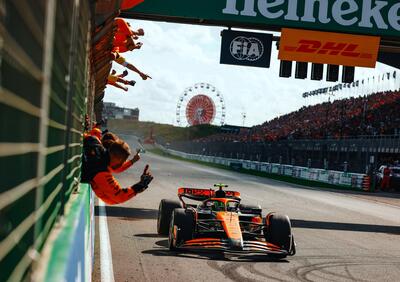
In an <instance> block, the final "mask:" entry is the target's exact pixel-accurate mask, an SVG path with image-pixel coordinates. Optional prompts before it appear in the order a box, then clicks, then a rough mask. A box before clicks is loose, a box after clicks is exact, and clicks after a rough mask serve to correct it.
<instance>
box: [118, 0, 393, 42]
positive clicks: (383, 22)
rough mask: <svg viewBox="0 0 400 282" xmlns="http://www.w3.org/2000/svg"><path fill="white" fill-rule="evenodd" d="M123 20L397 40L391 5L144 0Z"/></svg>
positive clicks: (369, 0)
mask: <svg viewBox="0 0 400 282" xmlns="http://www.w3.org/2000/svg"><path fill="white" fill-rule="evenodd" d="M122 16H124V17H132V18H148V19H153V20H164V21H173V22H188V23H208V24H217V25H223V26H231V27H248V28H256V29H279V28H281V27H293V28H301V29H312V30H321V31H336V32H345V33H353V34H367V35H377V36H390V37H400V2H399V1H397V0H387V1H382V0H379V1H378V0H335V1H333V0H169V1H165V0H145V1H144V2H143V3H141V4H139V5H138V6H136V7H135V8H133V9H131V10H127V11H124V12H123V13H122Z"/></svg>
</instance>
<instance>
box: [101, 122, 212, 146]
mask: <svg viewBox="0 0 400 282" xmlns="http://www.w3.org/2000/svg"><path fill="white" fill-rule="evenodd" d="M107 127H108V128H109V129H110V130H111V131H115V132H123V131H125V132H127V131H128V132H132V133H134V134H135V135H136V136H141V137H142V138H147V137H149V136H150V135H151V132H153V136H154V137H156V138H158V139H162V140H163V141H164V142H174V141H187V140H193V139H197V138H202V137H206V136H210V135H213V134H216V133H219V132H220V128H219V127H218V126H213V125H207V124H202V125H196V126H191V127H177V126H173V125H169V124H161V123H154V122H141V121H127V120H119V119H109V120H108V124H107Z"/></svg>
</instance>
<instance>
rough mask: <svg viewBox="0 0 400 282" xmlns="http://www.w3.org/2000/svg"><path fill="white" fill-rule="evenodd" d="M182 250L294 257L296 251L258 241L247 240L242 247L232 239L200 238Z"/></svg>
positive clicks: (189, 242)
mask: <svg viewBox="0 0 400 282" xmlns="http://www.w3.org/2000/svg"><path fill="white" fill-rule="evenodd" d="M177 247H178V248H180V249H196V250H199V249H203V250H215V251H224V252H235V253H236V252H244V253H267V254H277V255H294V252H293V251H294V250H291V252H288V251H286V250H283V249H281V248H279V247H277V246H275V245H274V244H271V243H268V242H264V241H256V240H246V241H242V242H241V244H240V246H238V244H232V242H231V240H230V239H218V238H199V239H192V240H188V241H186V242H183V243H182V244H180V245H178V246H177Z"/></svg>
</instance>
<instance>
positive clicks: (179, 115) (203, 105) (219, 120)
mask: <svg viewBox="0 0 400 282" xmlns="http://www.w3.org/2000/svg"><path fill="white" fill-rule="evenodd" d="M176 122H177V123H178V125H180V126H192V125H198V124H214V125H223V124H224V123H225V101H224V97H223V96H222V94H221V92H219V91H218V89H217V88H215V87H214V86H212V85H211V84H209V83H196V84H195V85H193V86H191V87H188V88H186V89H185V91H183V93H182V94H181V95H180V96H179V99H178V104H177V105H176Z"/></svg>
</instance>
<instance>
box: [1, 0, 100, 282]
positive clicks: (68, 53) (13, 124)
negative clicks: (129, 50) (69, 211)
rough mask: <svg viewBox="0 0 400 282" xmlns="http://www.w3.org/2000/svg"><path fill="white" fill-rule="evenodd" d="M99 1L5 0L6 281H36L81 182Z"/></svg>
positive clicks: (3, 159)
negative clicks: (36, 269) (46, 247)
mask: <svg viewBox="0 0 400 282" xmlns="http://www.w3.org/2000/svg"><path fill="white" fill-rule="evenodd" d="M91 2H94V1H84V0H77V1H56V0H44V1H30V0H18V1H15V0H3V1H0V120H1V123H0V132H1V135H0V179H1V185H0V281H25V280H31V279H30V274H31V273H32V269H33V268H34V267H33V266H34V265H35V264H36V263H38V261H40V260H41V258H42V255H41V251H42V249H43V247H44V245H45V243H46V241H47V238H48V235H49V234H50V232H51V230H52V229H53V227H54V226H55V224H56V223H57V222H58V221H59V219H61V218H62V217H63V214H64V212H65V207H66V205H67V204H68V202H69V200H70V198H71V195H72V191H73V190H74V189H76V187H77V185H78V184H79V178H80V165H81V155H82V132H83V122H84V115H85V112H86V99H87V97H88V85H87V81H88V79H87V77H88V76H89V72H88V66H89V64H90V63H89V56H88V55H89V53H88V48H89V45H90V33H91V27H90V25H91V15H92V13H91V10H92V3H91ZM53 281H61V280H53Z"/></svg>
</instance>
